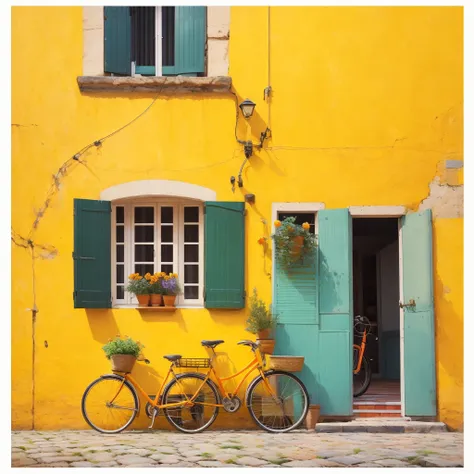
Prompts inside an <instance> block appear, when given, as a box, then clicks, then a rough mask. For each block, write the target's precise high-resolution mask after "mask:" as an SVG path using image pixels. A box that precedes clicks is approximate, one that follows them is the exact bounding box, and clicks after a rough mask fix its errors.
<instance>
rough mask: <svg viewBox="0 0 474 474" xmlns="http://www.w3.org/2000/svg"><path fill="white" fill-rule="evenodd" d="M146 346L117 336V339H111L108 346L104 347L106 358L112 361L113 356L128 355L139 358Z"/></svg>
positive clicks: (126, 337)
mask: <svg viewBox="0 0 474 474" xmlns="http://www.w3.org/2000/svg"><path fill="white" fill-rule="evenodd" d="M144 347H145V346H144V345H143V344H142V343H141V342H140V341H134V340H133V339H132V338H130V337H128V336H125V337H124V338H122V337H121V336H120V335H117V336H116V337H115V339H109V341H108V342H107V344H106V345H105V346H104V347H102V349H103V350H104V352H105V357H107V359H110V358H111V357H112V356H113V355H117V354H126V355H133V356H135V357H137V358H138V357H139V356H140V354H141V352H142V349H143V348H144Z"/></svg>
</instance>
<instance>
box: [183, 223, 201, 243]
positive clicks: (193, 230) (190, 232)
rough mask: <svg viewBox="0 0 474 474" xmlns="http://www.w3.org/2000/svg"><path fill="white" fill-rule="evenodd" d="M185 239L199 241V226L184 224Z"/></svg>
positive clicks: (186, 240)
mask: <svg viewBox="0 0 474 474" xmlns="http://www.w3.org/2000/svg"><path fill="white" fill-rule="evenodd" d="M184 241H185V242H199V226H198V225H185V226H184Z"/></svg>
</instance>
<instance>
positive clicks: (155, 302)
mask: <svg viewBox="0 0 474 474" xmlns="http://www.w3.org/2000/svg"><path fill="white" fill-rule="evenodd" d="M164 276H165V273H164V272H160V273H155V274H153V275H151V276H150V280H149V282H150V292H151V296H150V302H151V305H152V306H162V305H163V286H162V281H163V277H164ZM145 278H146V275H145Z"/></svg>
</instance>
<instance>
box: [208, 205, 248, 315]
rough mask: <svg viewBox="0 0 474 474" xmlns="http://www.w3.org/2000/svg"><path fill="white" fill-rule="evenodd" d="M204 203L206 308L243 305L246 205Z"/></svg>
mask: <svg viewBox="0 0 474 474" xmlns="http://www.w3.org/2000/svg"><path fill="white" fill-rule="evenodd" d="M205 205H206V207H205V218H204V226H205V227H204V232H205V235H204V272H205V307H206V308H243V307H244V306H245V293H244V284H245V282H244V279H245V275H244V268H245V217H244V211H245V204H244V203H243V202H206V203H205Z"/></svg>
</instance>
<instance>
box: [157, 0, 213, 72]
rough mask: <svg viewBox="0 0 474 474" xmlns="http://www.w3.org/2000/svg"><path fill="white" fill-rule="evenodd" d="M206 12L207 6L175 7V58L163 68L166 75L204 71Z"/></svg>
mask: <svg viewBox="0 0 474 474" xmlns="http://www.w3.org/2000/svg"><path fill="white" fill-rule="evenodd" d="M206 13H207V9H206V7H175V46H174V51H175V53H174V54H175V60H174V66H164V67H163V68H162V74H163V75H164V76H166V75H179V74H181V75H186V76H197V75H198V74H203V73H204V71H205V67H204V66H205V65H204V54H205V47H206Z"/></svg>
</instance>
